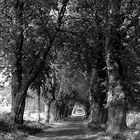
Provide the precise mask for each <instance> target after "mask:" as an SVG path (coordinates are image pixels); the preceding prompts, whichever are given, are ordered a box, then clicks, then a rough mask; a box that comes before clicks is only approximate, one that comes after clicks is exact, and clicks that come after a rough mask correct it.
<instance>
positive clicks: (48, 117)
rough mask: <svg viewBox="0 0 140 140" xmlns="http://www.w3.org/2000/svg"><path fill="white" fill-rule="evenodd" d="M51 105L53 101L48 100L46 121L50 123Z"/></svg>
mask: <svg viewBox="0 0 140 140" xmlns="http://www.w3.org/2000/svg"><path fill="white" fill-rule="evenodd" d="M50 105H51V102H50V101H48V102H47V103H45V116H46V118H45V122H46V123H48V122H49V119H50Z"/></svg>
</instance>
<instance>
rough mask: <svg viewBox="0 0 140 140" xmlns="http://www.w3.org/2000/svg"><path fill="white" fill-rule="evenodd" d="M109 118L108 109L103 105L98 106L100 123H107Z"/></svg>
mask: <svg viewBox="0 0 140 140" xmlns="http://www.w3.org/2000/svg"><path fill="white" fill-rule="evenodd" d="M107 119H108V109H106V108H104V107H103V106H99V108H98V124H106V123H107Z"/></svg>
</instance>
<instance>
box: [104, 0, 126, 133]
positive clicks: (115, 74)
mask: <svg viewBox="0 0 140 140" xmlns="http://www.w3.org/2000/svg"><path fill="white" fill-rule="evenodd" d="M120 7H121V0H110V3H109V9H108V12H109V14H108V17H109V19H108V27H107V35H106V44H105V51H106V65H107V73H108V95H107V96H108V97H107V106H108V128H107V131H108V132H112V133H117V132H118V131H120V130H121V129H124V128H125V127H126V111H125V94H124V91H123V86H122V79H121V73H122V67H121V63H120V53H119V51H120V49H121V47H122V44H121V35H120V26H121V20H120V18H121V14H120Z"/></svg>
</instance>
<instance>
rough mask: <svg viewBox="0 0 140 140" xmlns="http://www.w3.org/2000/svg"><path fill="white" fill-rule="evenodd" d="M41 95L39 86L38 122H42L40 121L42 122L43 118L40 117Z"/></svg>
mask: <svg viewBox="0 0 140 140" xmlns="http://www.w3.org/2000/svg"><path fill="white" fill-rule="evenodd" d="M40 93H41V90H40V86H38V89H37V94H38V122H40V120H41V117H40V113H41V102H40Z"/></svg>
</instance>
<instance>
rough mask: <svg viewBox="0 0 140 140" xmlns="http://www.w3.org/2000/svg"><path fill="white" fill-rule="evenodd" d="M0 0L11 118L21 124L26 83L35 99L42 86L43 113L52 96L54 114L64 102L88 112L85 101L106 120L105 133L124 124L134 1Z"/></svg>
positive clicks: (129, 99)
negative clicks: (76, 103)
mask: <svg viewBox="0 0 140 140" xmlns="http://www.w3.org/2000/svg"><path fill="white" fill-rule="evenodd" d="M0 2H1V4H0V19H1V20H0V30H1V32H0V34H1V36H0V43H1V56H0V57H1V60H3V61H2V62H1V69H3V68H4V67H6V68H7V72H9V71H10V72H9V73H10V74H11V85H12V118H13V120H14V121H15V122H16V123H23V114H24V108H25V100H26V96H27V90H28V89H29V88H32V89H36V90H37V91H38V97H40V91H41V90H42V94H43V96H44V99H45V102H46V106H47V107H48V108H46V112H50V109H51V108H53V107H51V106H53V104H55V103H57V101H59V105H58V106H59V109H58V111H57V112H59V113H60V112H61V113H60V114H62V115H63V114H64V112H63V110H64V109H63V108H62V104H66V101H67V100H71V99H72V100H74V99H77V100H80V101H81V102H82V103H84V104H85V105H86V106H87V108H88V110H89V108H90V107H89V104H88V101H89V100H90V101H91V104H90V106H91V105H92V104H93V101H94V103H97V104H98V116H99V117H98V119H99V120H98V121H99V123H101V124H102V123H106V122H107V121H108V129H107V130H108V131H109V132H115V131H119V130H120V129H122V128H125V127H126V123H125V120H126V111H127V108H128V107H129V106H130V105H132V104H134V103H135V102H136V103H137V106H138V105H139V94H138V93H139V74H140V73H139V64H140V62H139V61H140V60H139V52H140V49H139V10H140V7H139V6H140V3H139V2H138V1H136V0H98V1H97V0H82V1H80V0H48V1H45V0H35V1H32V0H8V1H7V0H1V1H0ZM77 73H82V75H84V78H82V77H83V76H81V75H80V76H79V75H78V74H77ZM6 74H7V73H6ZM10 74H9V75H10ZM76 77H80V78H77V79H76ZM80 79H82V80H81V81H84V82H81V81H80ZM83 79H85V80H83ZM76 80H77V81H76ZM74 82H75V84H73V83H74ZM83 89H84V92H82V90H83ZM79 93H81V94H80V95H79ZM84 93H86V94H84ZM53 101H54V102H55V103H54V102H53ZM52 116H53V115H52ZM57 116H59V115H57ZM46 120H47V121H48V119H46Z"/></svg>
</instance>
